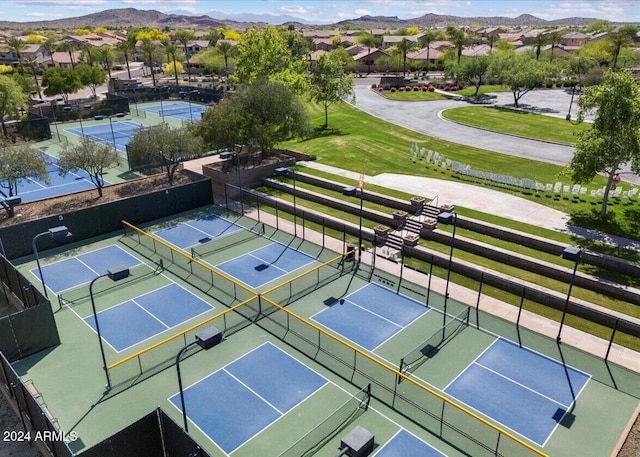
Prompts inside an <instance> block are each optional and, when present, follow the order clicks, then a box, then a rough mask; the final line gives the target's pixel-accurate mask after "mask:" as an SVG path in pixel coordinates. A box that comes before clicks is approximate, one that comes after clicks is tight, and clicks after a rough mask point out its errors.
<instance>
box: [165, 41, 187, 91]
mask: <svg viewBox="0 0 640 457" xmlns="http://www.w3.org/2000/svg"><path fill="white" fill-rule="evenodd" d="M162 45H163V46H164V52H166V53H167V61H171V62H173V65H171V67H165V69H164V70H163V73H166V74H171V73H173V75H174V77H175V81H176V86H179V85H180V82H179V81H178V65H177V62H176V55H177V54H178V47H177V46H176V45H175V44H173V43H172V42H171V41H165V42H164V43H162ZM180 67H182V64H180ZM181 70H184V69H183V68H181Z"/></svg>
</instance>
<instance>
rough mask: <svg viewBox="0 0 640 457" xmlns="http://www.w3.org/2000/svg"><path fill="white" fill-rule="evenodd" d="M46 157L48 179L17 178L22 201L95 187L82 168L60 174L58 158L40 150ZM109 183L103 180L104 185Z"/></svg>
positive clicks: (17, 193) (3, 184) (32, 200)
mask: <svg viewBox="0 0 640 457" xmlns="http://www.w3.org/2000/svg"><path fill="white" fill-rule="evenodd" d="M41 154H43V155H44V156H45V157H46V160H47V162H48V164H47V175H48V181H49V182H45V181H43V180H42V179H39V178H22V179H19V180H18V183H17V187H18V188H17V192H16V195H18V196H20V198H21V199H22V203H29V202H34V201H37V200H43V199H45V198H51V197H57V196H59V195H66V194H71V193H74V192H81V191H83V190H89V189H95V185H94V184H93V183H92V182H91V177H90V176H89V174H88V173H87V172H85V171H83V170H76V171H73V172H69V173H67V174H66V175H64V176H60V173H59V172H58V170H59V167H58V165H57V163H58V159H56V158H55V157H53V156H51V155H49V154H46V153H44V152H41ZM108 184H109V183H108V182H106V181H105V185H108ZM1 187H5V188H6V186H5V183H2V182H0V188H1Z"/></svg>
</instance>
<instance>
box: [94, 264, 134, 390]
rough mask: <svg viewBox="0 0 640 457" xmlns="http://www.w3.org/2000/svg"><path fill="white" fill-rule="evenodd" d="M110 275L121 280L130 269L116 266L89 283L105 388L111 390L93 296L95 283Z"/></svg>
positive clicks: (127, 274) (114, 279) (112, 278)
mask: <svg viewBox="0 0 640 457" xmlns="http://www.w3.org/2000/svg"><path fill="white" fill-rule="evenodd" d="M105 276H108V277H109V279H111V280H112V281H120V280H121V279H124V278H126V277H127V276H129V269H128V268H127V267H124V266H117V267H115V268H112V269H109V271H107V272H106V273H105V274H102V275H100V276H97V277H95V278H93V280H91V283H89V297H90V298H91V310H92V311H93V320H94V322H95V323H96V333H97V334H98V343H99V344H100V355H101V356H102V369H103V370H104V374H105V376H106V377H107V384H106V385H105V386H104V389H105V390H106V391H107V392H109V391H110V390H111V380H110V379H109V370H108V369H107V358H106V356H105V355H104V345H103V344H102V335H101V334H100V325H99V324H98V313H97V311H96V301H95V299H94V298H93V285H94V284H95V283H96V281H97V280H98V279H100V278H104V277H105Z"/></svg>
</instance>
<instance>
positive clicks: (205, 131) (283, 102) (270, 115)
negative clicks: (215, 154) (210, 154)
mask: <svg viewBox="0 0 640 457" xmlns="http://www.w3.org/2000/svg"><path fill="white" fill-rule="evenodd" d="M225 116H227V117H228V118H225ZM197 129H198V133H199V134H200V136H201V137H202V138H203V140H204V142H205V143H207V144H213V147H214V148H216V149H223V148H232V147H233V146H234V145H235V144H237V143H240V144H247V145H250V144H253V143H255V144H257V146H258V147H259V149H260V151H261V152H262V158H263V159H264V158H266V157H267V156H268V154H269V151H270V150H271V149H272V148H273V146H274V145H275V144H277V143H279V142H281V141H284V140H286V139H289V138H296V137H297V138H301V137H304V136H306V135H308V133H309V132H310V126H309V118H308V116H307V113H306V111H305V108H304V105H303V103H302V102H301V101H300V99H299V98H298V96H297V95H296V94H295V93H294V92H293V90H292V89H291V88H289V87H288V86H286V85H285V84H283V83H280V82H277V81H267V80H264V79H263V80H259V81H257V82H256V83H254V84H252V85H251V86H245V87H244V88H243V89H241V90H240V91H239V92H238V93H237V94H236V95H234V96H232V97H230V98H228V99H225V100H223V101H222V103H219V104H218V105H215V106H214V107H213V108H210V109H208V110H207V111H206V112H205V114H204V117H203V119H202V121H200V123H199V125H198V127H197ZM222 130H227V131H225V132H221V131H222Z"/></svg>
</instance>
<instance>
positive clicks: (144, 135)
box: [127, 123, 205, 182]
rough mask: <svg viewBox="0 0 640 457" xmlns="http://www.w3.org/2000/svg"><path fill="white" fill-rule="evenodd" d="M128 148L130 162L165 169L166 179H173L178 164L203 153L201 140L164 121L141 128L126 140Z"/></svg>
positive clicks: (182, 128)
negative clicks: (130, 138)
mask: <svg viewBox="0 0 640 457" xmlns="http://www.w3.org/2000/svg"><path fill="white" fill-rule="evenodd" d="M127 150H128V153H129V159H130V160H131V161H132V162H136V163H147V164H149V165H152V166H161V167H162V168H164V170H165V172H166V174H167V180H168V181H169V182H173V177H174V175H175V172H176V170H177V169H178V166H179V165H180V163H182V162H183V161H185V160H191V159H195V158H198V157H201V156H202V155H203V154H204V152H205V149H204V144H203V143H202V140H201V139H200V138H199V137H198V136H196V135H194V134H192V133H191V131H190V130H189V129H187V128H186V127H179V128H173V127H170V126H169V125H167V124H164V123H163V124H160V125H154V126H153V127H150V128H148V129H143V130H140V131H139V132H138V133H136V135H135V136H134V137H133V139H132V140H131V141H130V142H129V144H128V146H127Z"/></svg>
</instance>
